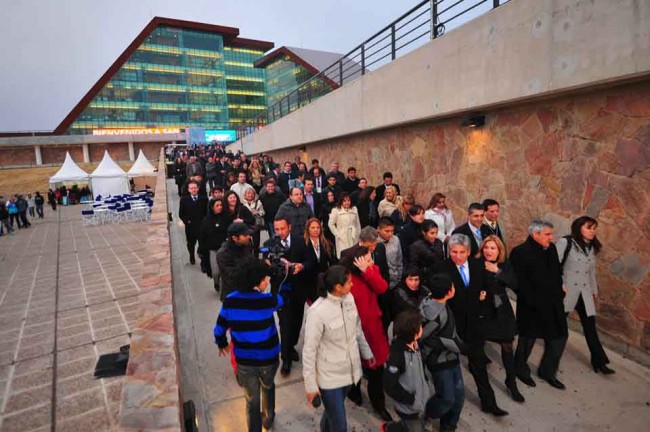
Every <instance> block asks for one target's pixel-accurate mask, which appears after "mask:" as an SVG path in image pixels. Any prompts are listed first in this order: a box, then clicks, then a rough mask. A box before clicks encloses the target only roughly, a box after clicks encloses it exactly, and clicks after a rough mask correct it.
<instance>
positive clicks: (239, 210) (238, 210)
mask: <svg viewBox="0 0 650 432" xmlns="http://www.w3.org/2000/svg"><path fill="white" fill-rule="evenodd" d="M223 201H224V210H225V214H226V223H227V225H226V227H228V226H229V225H230V224H231V223H233V222H244V223H245V224H246V225H248V226H249V227H251V228H253V227H254V226H255V217H254V216H253V213H251V211H250V210H248V209H247V208H246V206H245V205H244V204H242V203H241V201H240V200H239V195H237V192H235V191H231V190H229V191H226V193H225V194H224V196H223Z"/></svg>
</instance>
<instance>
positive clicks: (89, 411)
mask: <svg viewBox="0 0 650 432" xmlns="http://www.w3.org/2000/svg"><path fill="white" fill-rule="evenodd" d="M146 234H147V231H146V230H143V229H142V223H131V224H123V225H103V226H99V227H82V226H81V219H80V208H79V207H78V206H75V207H59V210H57V212H55V213H53V212H51V211H47V209H46V217H45V219H44V220H42V221H39V220H36V221H33V222H32V227H31V228H28V229H24V230H20V231H17V233H16V234H15V235H12V236H8V235H5V236H3V237H2V238H0V243H1V244H2V247H1V248H0V251H1V252H0V407H1V415H0V430H2V431H18V430H20V431H28V430H38V431H49V430H53V429H52V424H53V422H56V430H57V431H82V430H95V431H100V430H114V429H115V427H116V425H117V416H118V412H119V406H120V404H119V403H120V397H121V390H122V379H123V378H122V377H117V378H109V379H103V380H95V379H94V377H93V370H94V367H95V363H96V361H97V359H98V357H99V355H101V354H103V353H108V352H114V351H117V350H118V349H119V347H120V346H122V345H125V344H128V343H129V338H130V333H131V328H132V326H133V324H134V321H135V319H136V315H137V307H138V304H137V297H136V295H137V294H138V293H139V289H138V280H139V278H140V273H141V263H142V257H143V255H144V254H146V250H144V248H143V240H144V238H143V236H146Z"/></svg>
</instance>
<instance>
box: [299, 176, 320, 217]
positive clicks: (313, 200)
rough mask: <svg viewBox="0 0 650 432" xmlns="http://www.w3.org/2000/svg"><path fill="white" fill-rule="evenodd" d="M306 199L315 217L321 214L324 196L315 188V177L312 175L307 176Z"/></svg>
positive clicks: (304, 192)
mask: <svg viewBox="0 0 650 432" xmlns="http://www.w3.org/2000/svg"><path fill="white" fill-rule="evenodd" d="M303 194H304V197H305V198H304V200H305V203H307V205H308V206H309V208H311V212H312V214H313V215H314V216H315V217H319V216H320V211H321V208H322V205H323V203H322V197H321V195H320V194H319V193H316V191H315V190H314V179H313V178H312V177H307V178H306V179H305V185H304V191H303Z"/></svg>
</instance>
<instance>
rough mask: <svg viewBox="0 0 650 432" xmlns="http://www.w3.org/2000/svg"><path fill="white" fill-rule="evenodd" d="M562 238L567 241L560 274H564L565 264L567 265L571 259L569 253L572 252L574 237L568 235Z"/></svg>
mask: <svg viewBox="0 0 650 432" xmlns="http://www.w3.org/2000/svg"><path fill="white" fill-rule="evenodd" d="M562 238H564V239H566V248H565V249H564V254H563V255H562V261H560V273H562V274H564V263H566V260H567V258H568V257H569V252H571V246H572V245H573V237H571V236H570V235H567V236H564V237H562Z"/></svg>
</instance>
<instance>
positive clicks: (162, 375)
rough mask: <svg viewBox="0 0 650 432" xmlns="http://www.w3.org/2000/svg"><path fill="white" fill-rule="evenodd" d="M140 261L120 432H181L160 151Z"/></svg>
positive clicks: (165, 208)
mask: <svg viewBox="0 0 650 432" xmlns="http://www.w3.org/2000/svg"><path fill="white" fill-rule="evenodd" d="M147 229H148V230H149V236H148V240H147V245H148V248H149V250H150V252H151V253H150V255H148V257H147V259H145V261H144V262H143V266H142V279H141V281H140V289H141V290H143V291H145V293H144V294H140V296H139V311H138V321H137V325H136V327H135V329H134V331H133V335H132V337H131V353H130V358H129V365H128V369H127V375H126V377H125V381H124V387H123V390H122V405H121V408H120V424H119V427H120V431H123V432H133V431H142V430H148V431H180V430H182V428H181V420H182V419H181V417H182V413H181V397H180V374H179V370H178V368H179V355H178V344H177V339H176V327H175V324H174V310H173V300H172V275H171V246H170V240H169V231H168V223H167V183H166V180H165V157H164V154H163V150H162V149H161V150H160V157H159V159H158V178H157V183H156V197H155V202H154V206H153V214H152V217H151V221H150V222H149V226H148V228H147Z"/></svg>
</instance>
